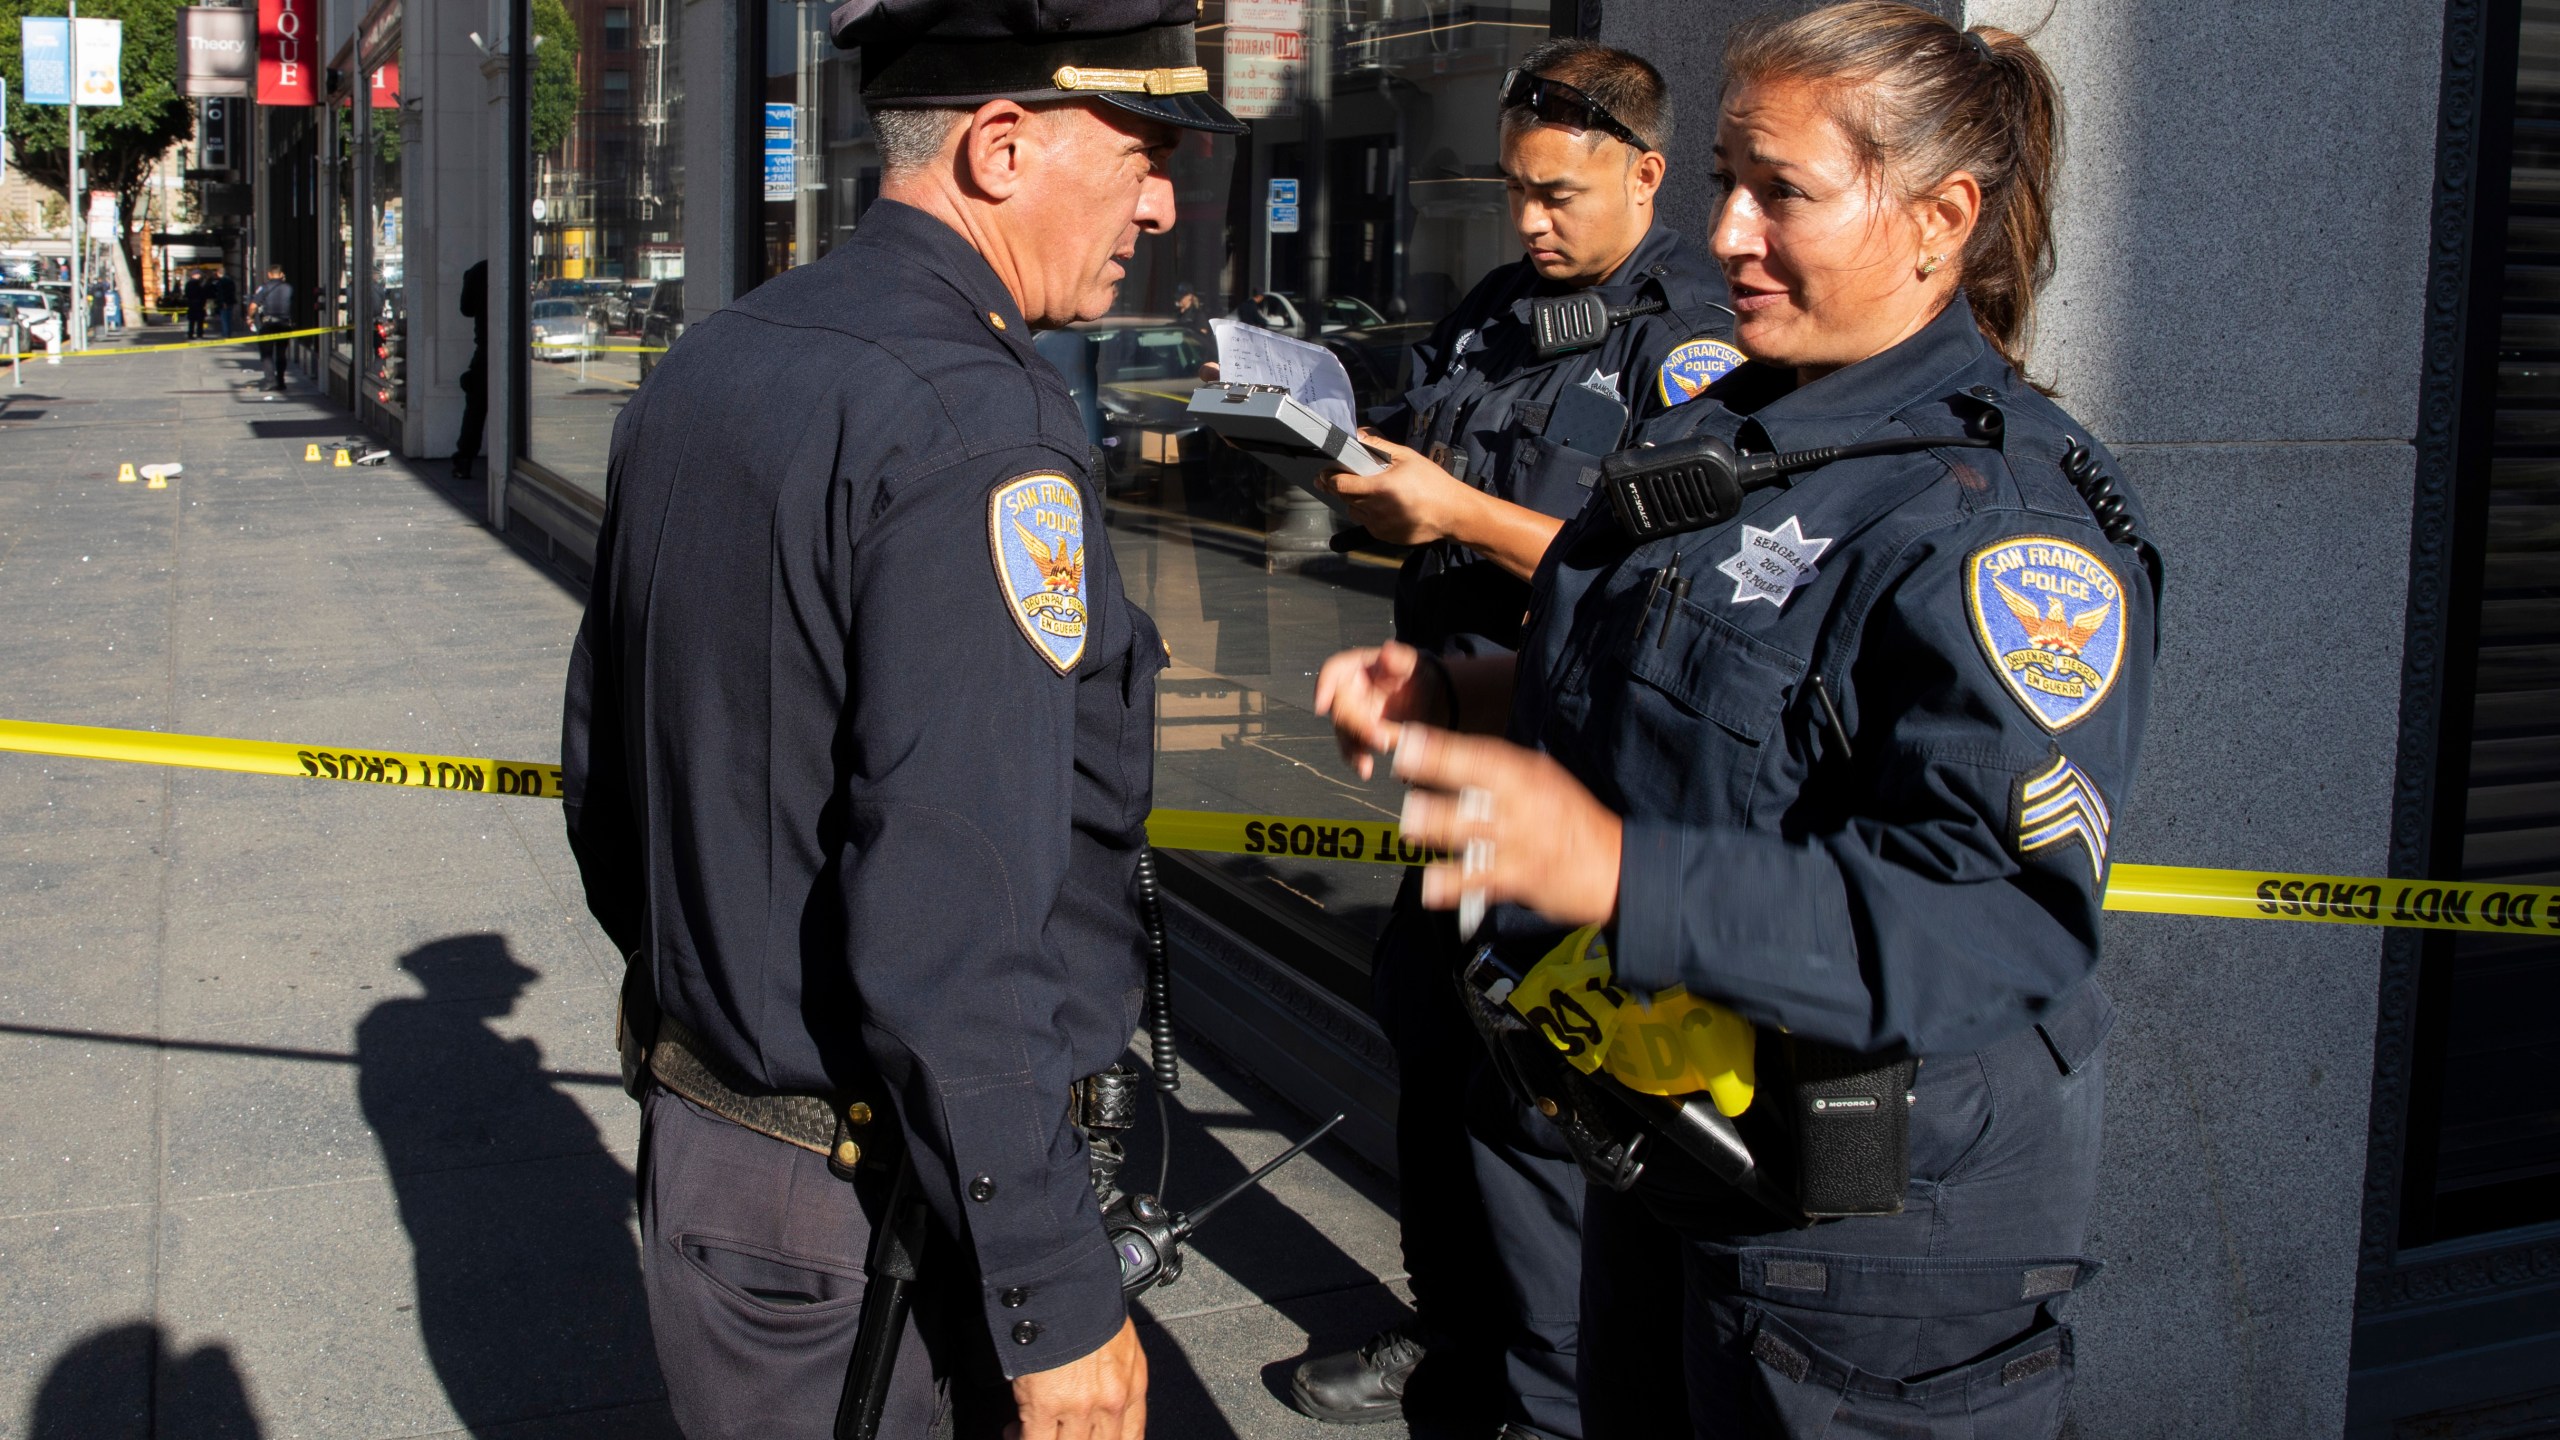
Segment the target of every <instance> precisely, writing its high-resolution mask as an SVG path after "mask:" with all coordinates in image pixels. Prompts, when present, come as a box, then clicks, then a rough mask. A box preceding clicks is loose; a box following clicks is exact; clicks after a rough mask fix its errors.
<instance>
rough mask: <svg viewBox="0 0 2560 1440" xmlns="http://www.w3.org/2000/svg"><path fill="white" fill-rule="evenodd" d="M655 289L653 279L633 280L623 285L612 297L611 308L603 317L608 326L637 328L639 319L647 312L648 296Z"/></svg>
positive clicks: (620, 328)
mask: <svg viewBox="0 0 2560 1440" xmlns="http://www.w3.org/2000/svg"><path fill="white" fill-rule="evenodd" d="M657 289H658V282H657V281H655V280H634V281H631V282H629V283H628V284H626V285H624V286H623V287H622V292H621V293H620V294H618V295H616V296H614V297H613V300H612V307H613V308H612V310H611V311H610V312H609V313H608V314H607V316H606V317H605V318H606V320H607V322H608V324H609V325H610V327H611V328H612V329H615V330H637V329H639V328H640V322H641V320H642V319H643V318H645V317H646V316H647V315H648V313H649V297H650V296H651V295H654V294H656V293H657Z"/></svg>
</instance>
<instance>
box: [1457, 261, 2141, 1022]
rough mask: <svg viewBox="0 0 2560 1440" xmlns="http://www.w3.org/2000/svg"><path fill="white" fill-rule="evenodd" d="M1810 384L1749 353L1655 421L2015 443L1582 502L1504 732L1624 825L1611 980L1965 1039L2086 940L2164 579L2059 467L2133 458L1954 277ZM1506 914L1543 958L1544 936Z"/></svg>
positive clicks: (1512, 930) (1511, 947) (2136, 731)
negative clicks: (1695, 504) (2023, 356)
mask: <svg viewBox="0 0 2560 1440" xmlns="http://www.w3.org/2000/svg"><path fill="white" fill-rule="evenodd" d="M1792 383H1793V377H1792V374H1791V373H1781V372H1777V371H1773V370H1771V369H1769V368H1767V367H1761V366H1756V365H1754V366H1745V367H1743V368H1742V369H1740V370H1738V371H1736V372H1735V373H1733V374H1732V375H1730V376H1728V377H1727V378H1726V379H1724V380H1722V381H1720V382H1718V384H1717V385H1716V386H1715V387H1714V388H1713V389H1711V390H1709V391H1708V393H1707V394H1706V395H1705V396H1704V397H1702V398H1700V399H1699V400H1698V401H1696V402H1695V403H1692V404H1690V405H1687V406H1684V407H1682V408H1680V409H1678V410H1674V411H1672V412H1670V413H1669V414H1667V415H1664V416H1661V417H1659V418H1657V419H1656V420H1654V421H1653V422H1652V423H1651V424H1649V425H1648V426H1647V427H1646V428H1645V430H1644V438H1645V439H1646V440H1649V441H1653V442H1656V443H1660V442H1664V441H1669V440H1673V439H1678V438H1683V437H1686V436H1689V435H1692V434H1711V435H1715V436H1719V437H1722V438H1724V439H1726V440H1728V441H1731V442H1734V443H1735V444H1736V446H1737V448H1739V449H1741V450H1742V451H1744V452H1745V453H1753V454H1756V453H1766V452H1769V451H1772V450H1777V451H1787V450H1801V449H1806V448H1810V447H1815V446H1827V445H1844V444H1848V443H1851V442H1855V441H1862V440H1876V439H1883V438H1887V437H1896V436H1907V435H1948V436H1960V435H1962V434H1963V433H1964V423H1963V422H1964V417H1965V415H1966V414H1967V413H1970V411H1971V410H1972V409H1973V408H1975V407H1976V406H1978V404H1980V403H1982V402H1985V401H1987V402H1988V403H1991V404H1994V405H1996V406H1997V407H1998V408H1999V410H2000V411H2001V413H2002V415H2003V417H2004V419H2005V421H2006V436H2005V440H2004V443H2003V446H2002V448H2001V449H1998V450H1981V449H1954V448H1949V449H1935V450H1929V451H1924V452H1921V453H1917V454H1908V455H1899V456H1879V457H1870V458H1865V459H1856V460H1845V461H1839V462H1835V463H1833V464H1831V465H1828V466H1825V467H1823V468H1821V469H1817V470H1812V471H1808V472H1805V473H1802V474H1799V475H1797V476H1795V477H1793V479H1792V481H1791V482H1782V483H1780V484H1778V485H1776V486H1773V487H1771V488H1768V489H1765V490H1760V491H1757V492H1754V493H1752V494H1750V495H1749V496H1747V497H1746V499H1745V500H1744V503H1743V506H1742V509H1741V511H1740V513H1739V514H1738V515H1737V516H1735V518H1733V519H1732V520H1730V521H1727V522H1726V523H1725V524H1723V525H1720V526H1716V527H1712V528H1709V529H1706V530H1701V531H1696V532H1692V533H1690V534H1686V535H1676V536H1669V537H1666V538H1663V539H1660V540H1656V541H1654V542H1651V543H1649V544H1646V545H1643V546H1641V547H1632V548H1631V546H1630V544H1629V542H1628V541H1626V540H1625V539H1624V538H1622V537H1621V535H1620V532H1619V531H1618V530H1617V526H1616V522H1615V520H1614V518H1613V517H1612V515H1611V513H1610V510H1609V507H1608V506H1607V505H1606V504H1605V503H1602V504H1595V505H1593V506H1591V507H1589V508H1588V509H1586V510H1585V511H1584V512H1583V513H1582V514H1581V515H1580V516H1579V517H1577V518H1576V519H1575V520H1574V521H1573V522H1572V523H1570V524H1568V525H1567V526H1566V528H1565V531H1564V533H1563V534H1562V535H1560V536H1558V537H1557V541H1556V544H1555V545H1554V547H1552V548H1551V549H1550V550H1549V551H1548V553H1547V557H1546V562H1545V564H1544V566H1542V567H1541V569H1540V571H1539V574H1538V577H1537V586H1536V600H1535V612H1534V615H1533V617H1532V619H1531V622H1530V625H1529V629H1528V633H1527V636H1526V637H1525V642H1524V646H1523V649H1522V651H1521V654H1520V668H1519V685H1518V689H1517V692H1516V693H1517V698H1516V701H1515V706H1514V710H1513V715H1512V721H1511V732H1510V733H1511V738H1512V739H1514V740H1516V741H1519V742H1521V743H1523V744H1530V745H1535V746H1538V747H1540V748H1543V749H1545V750H1547V751H1548V752H1550V753H1551V754H1553V755H1554V756H1555V757H1556V758H1557V759H1558V760H1559V761H1561V762H1562V763H1563V764H1564V765H1565V766H1566V768H1568V769H1569V770H1571V771H1572V772H1573V773H1574V774H1575V775H1576V776H1578V777H1579V778H1580V779H1581V780H1582V782H1583V783H1584V784H1586V785H1588V786H1589V787H1591V789H1592V791H1593V793H1594V794H1595V795H1597V796H1598V798H1599V800H1600V802H1601V803H1602V804H1604V805H1607V806H1608V807H1609V808H1610V809H1612V810H1614V811H1616V812H1618V813H1619V814H1620V815H1622V816H1624V817H1625V818H1626V829H1625V851H1624V858H1623V862H1622V870H1621V873H1620V879H1619V887H1618V919H1617V925H1616V932H1615V934H1616V939H1615V945H1614V947H1613V952H1612V953H1613V958H1614V962H1615V966H1616V971H1617V974H1618V976H1619V978H1620V979H1622V980H1623V981H1625V982H1627V983H1628V984H1629V985H1631V986H1633V987H1637V988H1640V989H1645V990H1651V989H1659V988H1662V987H1665V986H1670V985H1674V984H1678V985H1684V986H1686V987H1687V988H1688V989H1689V990H1690V991H1691V992H1692V993H1694V994H1697V995H1700V996H1703V997H1706V998H1710V999H1714V1000H1717V1001H1720V1002H1722V1003H1724V1004H1727V1005H1729V1006H1731V1007H1733V1008H1734V1009H1735V1010H1736V1011H1738V1012H1740V1013H1741V1014H1742V1015H1743V1016H1744V1017H1745V1018H1746V1019H1749V1020H1751V1021H1752V1022H1754V1023H1755V1024H1759V1025H1764V1026H1769V1025H1775V1026H1784V1027H1786V1028H1787V1029H1789V1030H1791V1031H1793V1032H1795V1033H1797V1034H1800V1035H1806V1036H1810V1037H1812V1038H1814V1039H1817V1040H1822V1041H1827V1042H1830V1043H1832V1044H1835V1045H1843V1046H1848V1047H1850V1048H1852V1049H1856V1050H1861V1051H1886V1050H1894V1049H1908V1050H1910V1051H1913V1052H1917V1053H1920V1054H1924V1055H1927V1054H1950V1053H1964V1052H1969V1051H1973V1050H1977V1049H1980V1048H1982V1047H1984V1046H1986V1045H1988V1044H1990V1043H1992V1042H1993V1041H1995V1040H1997V1039H1999V1038H2001V1037H2003V1036H2004V1035H2008V1034H2012V1033H2015V1032H2016V1031H2018V1030H2020V1029H2022V1028H2023V1027H2024V1026H2025V1025H2027V1024H2028V1023H2030V1022H2031V1021H2033V1020H2034V1019H2036V1017H2037V1016H2039V1015H2040V1014H2042V1013H2044V1011H2045V1009H2046V1008H2047V1007H2048V1006H2050V1005H2051V1004H2053V1003H2054V1002H2056V1001H2057V1000H2060V999H2062V998H2064V997H2065V996H2067V995H2068V994H2069V993H2070V992H2071V991H2072V989H2073V988H2074V987H2076V986H2078V985H2079V984H2080V983H2081V982H2082V981H2083V980H2085V979H2086V978H2087V976H2088V974H2089V972H2090V970H2091V969H2092V968H2093V967H2094V966H2095V964H2096V963H2097V953H2098V921H2099V905H2100V900H2101V897H2102V895H2103V893H2104V877H2105V871H2106V861H2107V845H2108V835H2109V830H2110V827H2111V825H2112V823H2113V816H2114V815H2115V813H2116V811H2117V810H2119V809H2120V808H2121V807H2122V806H2123V805H2124V803H2125V801H2126V799H2127V797H2128V795H2129V794H2130V792H2131V790H2132V787H2133V781H2134V768H2135V764H2134V762H2135V756H2136V753H2137V752H2138V750H2139V749H2140V746H2141V741H2142V727H2143V718H2144V715H2145V713H2146V711H2147V710H2148V708H2149V705H2150V700H2151V666H2152V657H2153V652H2154V650H2155V648H2156V632H2155V624H2156V608H2155V607H2156V604H2157V583H2156V579H2155V577H2154V576H2153V575H2151V574H2150V573H2149V572H2148V571H2147V570H2146V568H2145V566H2144V564H2143V562H2142V561H2141V560H2140V559H2139V558H2138V555H2137V552H2136V551H2135V549H2134V548H2133V547H2131V546H2129V545H2120V544H2116V543H2114V542H2112V541H2110V540H2109V539H2108V538H2107V536H2106V534H2105V533H2104V532H2103V531H2101V530H2100V528H2099V526H2098V523H2097V522H2096V520H2095V519H2094V518H2093V517H2092V515H2091V513H2090V509H2089V506H2088V503H2087V502H2086V501H2084V500H2083V499H2082V497H2081V495H2080V493H2079V492H2078V491H2077V490H2076V489H2074V488H2073V486H2072V485H2071V483H2070V482H2069V480H2068V479H2066V478H2065V476H2064V474H2063V473H2062V470H2061V468H2060V462H2061V459H2062V457H2063V455H2064V453H2065V451H2066V450H2067V449H2068V448H2069V447H2070V446H2071V445H2072V444H2074V443H2078V444H2084V445H2088V446H2089V447H2090V448H2091V449H2092V450H2093V451H2095V452H2096V458H2097V461H2098V464H2099V467H2100V468H2101V470H2107V469H2110V468H2111V467H2112V465H2113V461H2112V460H2111V459H2110V458H2109V457H2107V456H2106V454H2105V453H2104V452H2103V450H2100V449H2099V448H2098V447H2097V445H2096V443H2095V441H2093V440H2091V439H2090V438H2089V434H2088V432H2087V431H2086V430H2084V429H2082V428H2080V427H2079V426H2078V424H2077V423H2076V422H2074V421H2073V420H2072V419H2071V417H2069V416H2068V415H2066V414H2064V413H2063V412H2062V411H2061V410H2060V409H2059V408H2058V407H2056V406H2055V405H2054V404H2053V403H2052V402H2051V401H2050V400H2048V399H2046V398H2045V397H2044V396H2042V395H2040V394H2038V393H2037V392H2036V391H2034V390H2033V389H2031V388H2029V387H2027V386H2026V385H2024V384H2022V383H2020V381H2019V380H2018V378H2017V377H2016V376H2015V375H2014V374H2012V373H2011V372H2010V371H2009V369H2008V367H2007V365H2006V364H2005V363H2004V362H2003V361H2002V360H2001V358H2000V356H1999V354H1998V353H1997V352H1996V351H1994V350H1993V349H1992V348H1991V347H1990V346H1989V345H1988V344H1986V343H1985V342H1984V340H1983V339H1982V337H1981V335H1980V334H1979V333H1978V332H1977V331H1976V329H1975V328H1974V321H1973V315H1972V311H1971V308H1970V307H1969V306H1968V305H1967V304H1966V303H1965V301H1964V299H1963V297H1962V296H1961V295H1959V296H1958V297H1957V298H1956V300H1955V302H1954V303H1953V304H1952V305H1950V306H1949V307H1948V308H1947V310H1946V311H1945V312H1944V313H1943V314H1941V315H1940V316H1939V317H1938V318H1937V319H1936V320H1934V321H1933V322H1931V323H1930V324H1929V325H1928V326H1927V327H1926V328H1925V329H1923V330H1922V331H1921V332H1920V333H1919V334H1918V335H1916V336H1914V337H1912V338H1911V339H1909V340H1907V341H1905V342H1903V343H1902V344H1901V345H1899V346H1897V347H1895V348H1894V349H1892V350H1889V351H1887V352H1885V353H1884V354H1882V355H1879V356H1876V357H1874V358H1872V359H1869V360H1866V361H1864V362H1861V363H1860V364H1857V365H1853V366H1850V367H1848V368H1846V369H1843V370H1839V371H1836V372H1834V373H1832V374H1830V375H1828V376H1825V377H1823V378H1821V379H1819V380H1817V381H1815V382H1814V383H1812V384H1810V385H1806V386H1804V387H1802V388H1801V389H1794V388H1791V387H1792ZM1969 392H1970V393H1969ZM2127 500H2128V503H2129V504H2132V505H2133V511H2132V513H2133V516H2134V518H2135V521H2136V523H2137V524H2139V520H2140V509H2139V506H2138V504H2136V503H2134V502H2133V501H2132V497H2131V496H2130V495H2128V496H2127ZM1657 576H1659V577H1661V579H1660V583H1657ZM1675 578H1685V579H1686V580H1687V582H1688V584H1689V590H1688V593H1687V595H1686V597H1685V598H1681V597H1680V596H1678V595H1676V594H1674V593H1673V591H1672V582H1673V580H1674V579H1675ZM1826 697H1827V700H1828V706H1827V707H1826V703H1825V702H1826ZM1832 710H1836V711H1837V712H1838V717H1839V718H1838V724H1837V728H1836V729H1835V727H1834V724H1833V721H1832V719H1831V714H1830V711H1832ZM1497 921H1498V923H1499V924H1500V926H1501V929H1500V930H1499V931H1498V932H1497V933H1499V934H1501V935H1502V936H1503V937H1504V940H1505V953H1506V954H1507V955H1511V956H1513V958H1516V959H1518V960H1521V961H1523V962H1526V961H1529V960H1534V959H1535V958H1536V955H1537V953H1539V952H1540V951H1541V950H1542V949H1543V947H1544V945H1545V944H1546V943H1548V940H1549V937H1551V936H1552V934H1553V932H1552V931H1551V930H1549V929H1547V928H1545V926H1544V922H1542V921H1539V920H1538V919H1537V917H1535V916H1533V915H1529V914H1527V913H1526V912H1523V911H1519V910H1516V909H1507V910H1504V911H1502V912H1498V915H1497Z"/></svg>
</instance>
